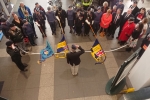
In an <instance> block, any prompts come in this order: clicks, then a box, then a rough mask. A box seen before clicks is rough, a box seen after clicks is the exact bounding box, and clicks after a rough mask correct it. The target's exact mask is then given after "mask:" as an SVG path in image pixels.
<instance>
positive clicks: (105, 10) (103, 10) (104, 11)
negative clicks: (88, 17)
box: [101, 6, 109, 13]
mask: <svg viewBox="0 0 150 100" xmlns="http://www.w3.org/2000/svg"><path fill="white" fill-rule="evenodd" d="M108 9H109V7H106V8H105V9H104V7H103V6H102V8H101V11H102V12H103V13H106V12H107V10H108Z"/></svg>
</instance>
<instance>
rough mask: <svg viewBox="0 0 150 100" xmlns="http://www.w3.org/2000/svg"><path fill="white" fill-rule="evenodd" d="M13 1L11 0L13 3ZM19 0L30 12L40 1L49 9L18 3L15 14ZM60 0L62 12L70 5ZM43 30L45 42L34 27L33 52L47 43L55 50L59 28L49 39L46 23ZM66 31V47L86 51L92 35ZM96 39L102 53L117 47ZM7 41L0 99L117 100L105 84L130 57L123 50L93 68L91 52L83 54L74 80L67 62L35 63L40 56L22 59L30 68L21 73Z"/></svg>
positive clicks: (0, 59) (1, 57)
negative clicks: (45, 34)
mask: <svg viewBox="0 0 150 100" xmlns="http://www.w3.org/2000/svg"><path fill="white" fill-rule="evenodd" d="M15 1H16V0H13V2H15ZM21 1H23V2H24V3H25V5H27V6H29V7H30V9H31V10H32V11H33V8H34V4H35V2H39V4H41V5H42V6H43V7H44V8H45V9H46V8H47V6H48V4H47V1H46V0H45V1H44V0H30V1H28V0H17V3H16V5H15V7H14V12H17V8H18V6H19V2H21ZM62 1H63V8H64V9H65V10H66V9H67V7H68V6H69V5H70V4H71V2H72V0H62ZM124 2H125V5H126V6H125V11H126V9H127V8H128V6H129V5H130V4H131V2H130V0H125V1H124ZM145 2H148V1H145ZM143 5H145V7H148V4H147V3H144V4H141V3H140V4H139V6H140V7H141V6H143ZM46 27H47V29H46V32H47V35H48V37H47V38H46V39H43V38H42V37H41V33H40V32H39V29H38V28H37V27H36V32H37V34H38V37H39V38H38V39H36V43H37V44H38V46H35V47H33V48H32V52H36V53H39V52H40V50H41V49H43V48H44V47H45V43H46V42H45V41H46V40H48V41H49V42H50V45H51V47H52V48H53V50H54V51H56V44H57V43H58V42H59V41H60V39H61V34H60V29H59V28H57V35H56V36H52V35H51V30H50V28H49V25H48V24H47V25H46ZM65 31H66V34H65V37H66V40H67V43H68V45H69V46H70V45H71V44H79V45H81V46H82V47H83V48H84V49H85V50H89V49H90V48H91V46H92V45H93V41H94V40H95V38H94V37H93V36H92V34H90V36H89V37H79V36H75V35H73V34H70V33H69V27H68V26H67V27H66V28H65ZM116 33H117V31H116ZM98 40H99V41H100V43H101V45H102V47H103V49H104V50H105V51H107V50H110V49H114V48H117V47H119V45H118V44H117V40H116V39H111V38H109V37H107V38H106V37H103V38H102V37H99V36H98ZM6 41H7V39H5V38H3V40H2V42H0V52H1V53H0V81H4V84H3V88H2V91H1V94H0V96H2V97H5V98H8V99H9V100H117V96H109V95H107V94H106V93H105V85H106V83H107V81H108V80H109V79H110V78H112V77H113V76H115V74H116V72H117V70H118V66H120V65H121V64H122V62H123V61H124V60H125V59H126V58H128V57H129V56H130V55H131V53H127V52H125V50H124V48H123V49H121V50H119V51H116V52H109V53H106V56H107V59H106V61H105V63H104V64H98V65H95V61H94V59H93V58H92V56H91V55H90V53H85V54H83V55H82V56H81V64H80V68H79V74H78V76H75V77H74V76H72V75H71V72H70V66H69V65H68V64H67V63H66V59H55V58H54V57H51V58H49V59H47V60H46V61H45V62H43V63H42V64H37V61H38V60H39V59H40V55H26V56H23V57H22V61H23V62H25V63H27V64H28V65H29V67H28V69H29V71H28V72H26V73H21V72H20V71H19V70H18V69H17V67H16V65H15V64H14V63H13V62H12V61H11V59H10V57H9V55H8V54H7V53H6V51H5V48H6V47H5V42H6ZM0 87H1V85H0Z"/></svg>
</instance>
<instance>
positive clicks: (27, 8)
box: [18, 6, 32, 19]
mask: <svg viewBox="0 0 150 100" xmlns="http://www.w3.org/2000/svg"><path fill="white" fill-rule="evenodd" d="M24 8H25V10H27V11H28V13H29V15H32V13H31V10H30V8H29V7H27V6H24ZM18 14H19V17H20V18H21V19H25V16H24V14H23V12H22V10H21V7H20V6H19V8H18Z"/></svg>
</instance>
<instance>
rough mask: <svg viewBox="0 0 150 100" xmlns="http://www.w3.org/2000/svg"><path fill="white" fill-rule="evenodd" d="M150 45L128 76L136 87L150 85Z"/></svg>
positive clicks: (137, 88) (136, 88)
mask: <svg viewBox="0 0 150 100" xmlns="http://www.w3.org/2000/svg"><path fill="white" fill-rule="evenodd" d="M149 73H150V46H149V47H148V48H147V50H146V51H145V53H144V54H143V56H142V57H141V58H140V59H139V61H138V62H137V63H136V64H135V66H134V67H133V69H132V70H131V72H130V74H129V75H128V78H129V80H130V82H131V84H132V86H133V87H134V88H135V90H139V89H141V88H143V87H147V86H150V74H149Z"/></svg>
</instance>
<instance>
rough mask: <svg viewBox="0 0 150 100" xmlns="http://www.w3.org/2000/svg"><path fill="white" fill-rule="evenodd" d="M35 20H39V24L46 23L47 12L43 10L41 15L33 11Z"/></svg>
mask: <svg viewBox="0 0 150 100" xmlns="http://www.w3.org/2000/svg"><path fill="white" fill-rule="evenodd" d="M33 20H34V21H35V22H38V23H39V24H42V23H45V20H46V17H45V14H44V13H43V12H42V11H40V15H38V14H36V13H33Z"/></svg>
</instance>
